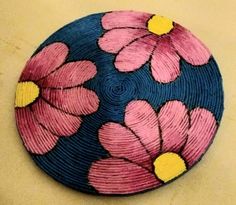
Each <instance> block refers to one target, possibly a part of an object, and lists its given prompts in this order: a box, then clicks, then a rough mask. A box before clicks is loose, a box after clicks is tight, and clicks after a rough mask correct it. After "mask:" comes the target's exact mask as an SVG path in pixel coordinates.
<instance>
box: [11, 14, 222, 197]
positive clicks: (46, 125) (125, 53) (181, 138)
mask: <svg viewBox="0 0 236 205" xmlns="http://www.w3.org/2000/svg"><path fill="white" fill-rule="evenodd" d="M15 112H16V122H17V127H18V130H19V134H20V136H21V138H22V141H23V144H24V146H25V148H26V150H27V151H28V152H29V154H30V155H31V157H32V158H33V160H34V161H35V162H36V164H37V165H38V166H39V167H40V168H41V169H43V170H44V171H45V172H46V173H47V174H49V175H50V176H52V177H53V178H54V179H55V180H57V181H59V182H61V183H63V184H65V185H67V186H69V187H72V188H74V189H77V190H79V191H82V192H87V193H92V194H115V195H118V194H119V195H125V194H133V193H139V192H144V191H147V190H150V189H154V188H157V187H161V186H163V185H165V184H166V183H168V182H170V181H172V180H173V179H176V178H177V177H178V176H180V175H182V174H183V173H186V172H187V171H188V170H189V169H191V168H192V167H193V165H195V164H196V163H197V162H198V161H199V160H200V159H201V157H202V155H203V154H204V153H205V151H206V150H207V148H208V147H209V145H210V144H211V142H212V140H213V138H214V136H215V133H216V131H217V128H218V126H219V122H220V120H221V117H222V112H223V90H222V79H221V75H220V73H219V69H218V67H217V64H216V62H215V60H214V58H213V57H212V55H211V53H210V51H209V50H208V49H207V48H206V46H205V45H203V44H202V43H201V42H200V41H199V40H198V39H197V38H196V37H195V36H194V35H193V34H191V33H190V32H189V31H188V30H187V29H185V28H184V27H182V26H180V25H179V24H177V23H175V22H173V21H171V20H170V19H168V18H165V17H163V16H160V15H152V14H147V13H141V12H133V11H116V12H108V13H99V14H93V15H90V16H87V17H84V18H82V19H79V20H76V21H74V22H72V23H71V24H68V25H66V26H65V27H63V28H61V29H60V30H58V31H57V32H55V33H54V34H53V35H51V36H50V37H49V38H48V39H47V40H46V41H45V42H44V43H43V44H41V45H40V46H39V48H38V49H37V50H36V51H35V53H34V54H33V56H32V57H31V58H30V59H29V61H28V62H27V63H26V66H25V68H24V70H23V72H22V74H21V76H20V79H19V82H18V84H17V88H16V99H15ZM183 183H184V181H183Z"/></svg>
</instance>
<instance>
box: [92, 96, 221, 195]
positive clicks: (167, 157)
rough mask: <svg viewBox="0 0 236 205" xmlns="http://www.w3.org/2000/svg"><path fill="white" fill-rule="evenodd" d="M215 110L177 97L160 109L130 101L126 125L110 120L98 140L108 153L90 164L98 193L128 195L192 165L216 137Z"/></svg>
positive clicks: (153, 186)
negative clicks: (185, 103)
mask: <svg viewBox="0 0 236 205" xmlns="http://www.w3.org/2000/svg"><path fill="white" fill-rule="evenodd" d="M216 129H217V122H216V120H215V117H214V115H213V114H212V113H211V112H210V111H208V110H206V109H204V108H199V107H197V108H194V109H193V110H191V111H189V110H188V109H187V108H186V106H185V105H184V104H183V103H182V102H180V101H177V100H173V101H169V102H167V103H166V104H164V105H163V106H162V107H161V109H160V111H159V112H158V113H157V112H156V111H155V110H154V109H153V108H152V107H151V105H150V104H149V103H148V102H147V101H143V100H135V101H131V102H130V103H129V104H128V105H127V106H126V110H125V117H124V124H119V123H115V122H107V123H106V124H104V125H103V126H102V127H101V128H100V129H99V141H100V142H101V144H102V145H103V147H104V148H105V149H106V150H107V151H108V152H109V154H110V157H109V158H105V159H100V160H98V161H95V162H93V163H92V166H91V168H90V171H89V176H88V179H89V182H90V184H91V185H92V186H94V187H95V188H96V190H97V191H98V192H99V193H103V194H130V193H136V192H141V191H144V190H148V189H152V188H155V187H158V186H161V185H163V184H165V183H166V182H168V181H170V180H172V179H174V178H176V177H177V176H179V175H181V174H182V173H184V172H185V171H187V170H188V169H190V168H191V167H192V166H193V165H194V164H195V163H196V162H197V161H198V160H199V159H200V158H201V156H202V155H203V153H204V152H205V151H206V149H207V148H208V146H209V144H210V143H211V142H212V139H213V136H214V134H215V132H216Z"/></svg>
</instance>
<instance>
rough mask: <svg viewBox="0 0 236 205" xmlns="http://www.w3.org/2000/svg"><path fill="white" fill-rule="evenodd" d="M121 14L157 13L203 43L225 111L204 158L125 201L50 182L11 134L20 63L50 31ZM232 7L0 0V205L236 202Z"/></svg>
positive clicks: (172, 0)
mask: <svg viewBox="0 0 236 205" xmlns="http://www.w3.org/2000/svg"><path fill="white" fill-rule="evenodd" d="M120 9H126V10H127V9H129V10H130V9H131V10H139V11H146V12H150V13H160V14H162V15H164V16H166V17H169V18H172V19H173V20H175V21H176V22H179V23H180V24H181V25H184V26H185V27H187V28H189V29H190V30H191V31H192V32H193V33H194V34H196V35H197V36H198V37H199V38H200V39H201V40H202V41H203V42H205V44H206V45H207V46H208V47H209V48H210V49H211V51H212V53H213V55H214V57H215V58H216V60H217V62H218V64H219V66H220V70H221V73H222V76H223V80H224V91H225V111H224V115H223V119H222V123H221V126H220V128H219V131H218V133H217V136H216V139H215V141H214V143H213V145H212V146H211V148H210V149H209V151H208V152H207V154H206V155H205V157H204V158H203V159H202V161H201V162H200V163H199V164H198V165H197V166H195V167H194V168H193V169H192V170H191V171H190V172H189V173H187V174H186V175H184V176H182V177H180V178H179V179H178V180H176V181H175V182H173V183H171V184H169V185H168V186H165V187H163V188H161V189H157V190H154V191H151V192H148V193H145V194H139V195H135V196H130V197H115V198H114V197H98V196H90V195H87V194H83V193H79V192H76V191H74V190H71V189H69V188H67V187H65V186H63V185H61V184H59V183H57V182H55V181H54V180H52V179H51V178H50V177H49V176H47V175H46V174H44V172H42V171H41V170H40V169H39V168H37V167H36V165H35V164H34V163H33V161H32V160H31V158H30V157H29V155H28V154H27V152H26V151H25V149H24V147H23V146H22V143H21V140H20V138H19V136H18V133H17V131H16V126H15V120H14V95H15V93H14V92H15V86H16V83H17V80H18V78H19V75H20V73H21V71H22V68H23V66H24V64H25V62H26V60H27V59H28V58H29V57H30V56H31V54H32V53H33V51H34V50H35V49H36V48H37V47H38V45H39V44H40V43H41V42H43V41H44V40H45V39H46V38H47V37H48V36H49V35H50V34H51V33H53V32H54V31H56V30H57V29H58V28H60V27H62V26H63V25H65V24H67V23H69V22H71V21H73V20H74V19H77V18H80V17H82V16H86V15H88V14H91V13H97V12H102V11H109V10H120ZM235 10H236V2H235V1H234V0H207V1H206V0H197V1H196V0H142V1H141V0H33V1H32V0H21V1H19V0H6V1H5V0H0V204H1V205H35V204H36V205H54V204H55V205H62V204H63V205H64V204H66V205H74V204H76V205H92V204H96V205H119V204H122V205H146V204H148V205H149V204H150V205H154V204H155V205H233V204H236V61H235V55H236V24H235V22H236V20H235V19H236V12H235Z"/></svg>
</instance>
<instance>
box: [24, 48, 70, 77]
mask: <svg viewBox="0 0 236 205" xmlns="http://www.w3.org/2000/svg"><path fill="white" fill-rule="evenodd" d="M68 51H69V49H68V47H67V46H66V45H65V44H64V43H53V44H51V45H48V46H46V47H44V48H43V49H42V50H41V51H40V52H39V53H38V54H36V55H35V56H33V57H32V58H31V59H30V60H29V61H28V62H27V64H26V66H25V69H24V71H23V72H22V75H21V77H20V81H26V80H33V81H35V80H39V79H41V78H43V77H45V76H47V75H48V74H49V73H51V72H52V71H54V70H55V69H56V68H58V67H59V66H60V65H61V64H62V63H63V62H64V61H65V59H66V56H67V54H68Z"/></svg>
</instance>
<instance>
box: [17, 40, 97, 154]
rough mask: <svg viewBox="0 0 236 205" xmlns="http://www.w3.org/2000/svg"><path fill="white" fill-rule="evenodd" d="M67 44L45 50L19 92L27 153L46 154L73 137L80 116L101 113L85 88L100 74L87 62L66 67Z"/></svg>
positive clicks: (23, 77)
mask: <svg viewBox="0 0 236 205" xmlns="http://www.w3.org/2000/svg"><path fill="white" fill-rule="evenodd" d="M68 52H69V49H68V47H67V46H66V45H65V44H64V43H53V44H51V45H49V46H46V47H45V48H43V49H42V50H41V51H40V52H39V53H38V54H36V55H35V56H33V57H32V58H31V59H30V60H29V61H28V62H27V64H26V66H25V69H24V71H23V73H22V75H21V77H20V80H19V82H18V85H17V91H16V100H15V107H16V121H17V125H18V129H19V133H20V135H21V137H22V139H23V142H24V144H25V146H26V148H27V149H28V151H30V152H32V153H36V154H44V153H46V152H48V151H50V150H51V149H52V148H53V147H54V146H55V145H56V143H57V140H58V139H59V137H62V136H63V137H66V136H70V135H72V134H74V133H75V132H77V130H78V129H79V127H80V124H81V122H82V119H81V115H88V114H91V113H93V112H95V111H96V110H97V109H98V105H99V99H98V97H97V95H96V94H95V93H94V92H93V91H91V90H88V89H86V88H84V87H83V86H82V84H83V83H84V82H85V81H87V80H89V79H91V78H93V77H94V76H95V74H96V72H97V70H96V67H95V65H94V64H93V63H92V62H90V61H87V60H83V61H76V62H68V63H65V60H66V57H67V55H68Z"/></svg>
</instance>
